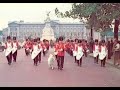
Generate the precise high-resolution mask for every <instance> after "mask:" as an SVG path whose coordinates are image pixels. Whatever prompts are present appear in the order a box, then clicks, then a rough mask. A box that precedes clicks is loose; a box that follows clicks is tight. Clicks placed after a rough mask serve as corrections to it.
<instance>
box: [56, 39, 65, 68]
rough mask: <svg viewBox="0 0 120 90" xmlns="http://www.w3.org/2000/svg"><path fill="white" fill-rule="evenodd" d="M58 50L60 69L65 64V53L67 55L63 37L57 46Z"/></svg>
mask: <svg viewBox="0 0 120 90" xmlns="http://www.w3.org/2000/svg"><path fill="white" fill-rule="evenodd" d="M56 51H57V52H58V54H57V65H58V69H60V70H62V69H63V64H64V55H65V48H64V43H63V37H60V38H59V42H58V47H57V48H56Z"/></svg>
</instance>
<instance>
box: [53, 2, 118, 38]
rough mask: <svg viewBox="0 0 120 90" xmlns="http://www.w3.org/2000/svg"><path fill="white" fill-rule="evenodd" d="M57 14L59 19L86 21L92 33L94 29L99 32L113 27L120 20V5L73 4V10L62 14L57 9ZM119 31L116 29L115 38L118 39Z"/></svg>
mask: <svg viewBox="0 0 120 90" xmlns="http://www.w3.org/2000/svg"><path fill="white" fill-rule="evenodd" d="M55 13H56V15H57V16H58V17H62V18H66V17H69V18H74V19H82V20H86V21H87V24H88V26H89V27H90V28H91V31H92V30H93V28H94V30H97V31H100V30H102V31H105V30H106V29H107V28H110V27H111V24H112V21H113V20H114V19H115V22H116V19H118V21H119V20H120V3H74V4H72V9H71V10H68V11H66V12H65V13H62V12H60V11H59V10H58V9H57V8H56V9H55ZM118 24H119V23H118ZM115 26H116V23H115ZM117 27H118V25H117ZM117 29H118V28H114V31H115V33H116V35H117V36H116V35H115V37H118V32H117V31H118V30H117ZM91 37H92V33H91Z"/></svg>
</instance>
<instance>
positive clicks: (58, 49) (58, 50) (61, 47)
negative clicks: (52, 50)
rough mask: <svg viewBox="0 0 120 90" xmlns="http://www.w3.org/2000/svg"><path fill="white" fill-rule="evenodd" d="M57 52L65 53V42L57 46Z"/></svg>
mask: <svg viewBox="0 0 120 90" xmlns="http://www.w3.org/2000/svg"><path fill="white" fill-rule="evenodd" d="M56 50H57V52H58V54H57V55H58V56H64V54H65V46H64V43H59V44H58V47H57V48H56Z"/></svg>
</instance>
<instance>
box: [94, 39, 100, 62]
mask: <svg viewBox="0 0 120 90" xmlns="http://www.w3.org/2000/svg"><path fill="white" fill-rule="evenodd" d="M93 57H94V63H97V64H98V57H99V44H98V40H97V39H96V40H95V44H94V45H93Z"/></svg>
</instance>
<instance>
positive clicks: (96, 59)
mask: <svg viewBox="0 0 120 90" xmlns="http://www.w3.org/2000/svg"><path fill="white" fill-rule="evenodd" d="M98 57H99V55H97V56H96V57H94V63H97V64H98Z"/></svg>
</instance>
